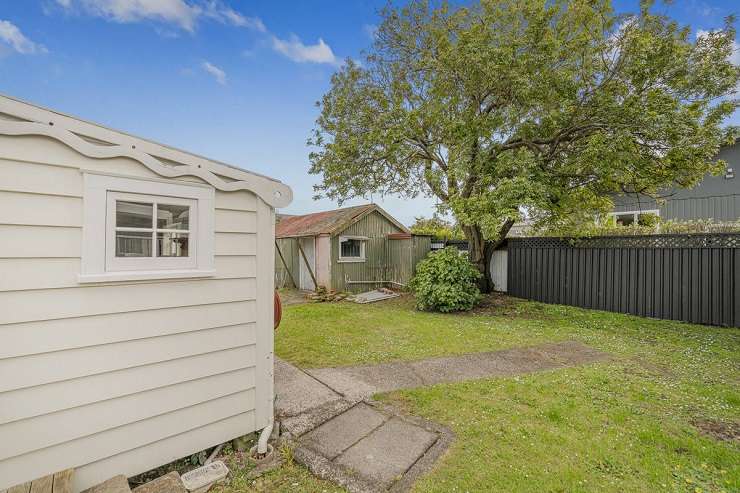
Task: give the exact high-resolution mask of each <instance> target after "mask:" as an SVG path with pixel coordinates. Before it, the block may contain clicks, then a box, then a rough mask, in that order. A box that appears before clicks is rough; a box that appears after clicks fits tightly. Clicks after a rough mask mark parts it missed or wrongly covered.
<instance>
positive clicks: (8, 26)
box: [0, 20, 47, 55]
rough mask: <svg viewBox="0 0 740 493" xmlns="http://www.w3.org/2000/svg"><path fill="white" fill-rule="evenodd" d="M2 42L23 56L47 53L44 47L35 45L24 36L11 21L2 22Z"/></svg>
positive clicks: (0, 25)
mask: <svg viewBox="0 0 740 493" xmlns="http://www.w3.org/2000/svg"><path fill="white" fill-rule="evenodd" d="M0 41H2V42H4V43H5V44H7V45H9V46H10V47H11V48H13V49H14V50H15V51H17V52H18V53H21V54H23V55H35V54H37V53H46V52H47V49H46V48H45V47H44V45H41V44H38V43H34V42H33V41H31V40H30V39H28V38H27V37H25V36H24V35H23V33H22V32H21V30H20V29H18V26H16V25H15V24H13V23H12V22H10V21H4V20H0Z"/></svg>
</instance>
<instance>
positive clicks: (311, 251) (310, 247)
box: [298, 237, 316, 291]
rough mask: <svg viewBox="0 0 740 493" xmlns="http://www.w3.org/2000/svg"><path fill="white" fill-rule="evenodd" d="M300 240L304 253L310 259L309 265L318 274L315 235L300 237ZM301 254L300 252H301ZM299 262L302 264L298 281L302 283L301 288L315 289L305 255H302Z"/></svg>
mask: <svg viewBox="0 0 740 493" xmlns="http://www.w3.org/2000/svg"><path fill="white" fill-rule="evenodd" d="M298 241H299V242H300V244H301V248H303V253H305V254H306V259H307V260H308V265H309V266H311V271H312V272H313V273H314V275H315V274H316V249H315V248H314V239H313V237H310V238H299V239H298ZM299 255H300V253H299ZM298 264H299V265H300V266H301V268H300V270H299V279H298V283H299V284H300V288H301V289H305V290H309V291H313V290H315V289H316V286H314V284H313V279H312V278H311V273H310V272H309V271H308V266H307V265H306V261H305V260H303V255H301V258H300V260H299V262H298Z"/></svg>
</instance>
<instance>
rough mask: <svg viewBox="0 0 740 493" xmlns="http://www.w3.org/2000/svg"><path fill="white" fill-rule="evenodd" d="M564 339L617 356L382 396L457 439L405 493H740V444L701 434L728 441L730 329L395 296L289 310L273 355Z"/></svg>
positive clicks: (490, 346)
mask: <svg viewBox="0 0 740 493" xmlns="http://www.w3.org/2000/svg"><path fill="white" fill-rule="evenodd" d="M562 340H578V341H581V342H583V343H585V344H588V345H590V346H592V347H595V348H597V349H601V350H604V351H608V352H611V353H612V354H613V355H614V356H615V357H614V358H613V359H612V360H611V361H608V362H603V363H599V364H594V365H588V366H584V367H576V368H570V369H566V370H558V371H553V372H544V373H538V374H532V375H526V376H520V377H515V378H494V379H484V380H478V381H472V382H465V383H459V384H449V385H437V386H433V387H428V388H423V389H416V390H411V391H402V392H394V393H391V394H386V395H382V396H379V398H380V399H383V400H386V401H388V402H391V403H393V404H395V405H398V406H401V407H402V408H404V409H405V410H406V411H408V412H410V413H413V414H417V415H421V416H424V417H425V418H427V419H431V420H433V421H437V422H439V423H443V424H445V425H447V426H449V427H450V428H451V429H452V430H453V431H454V432H455V434H456V435H457V439H456V440H455V442H454V444H453V445H452V447H451V449H450V450H449V452H448V453H447V454H446V455H445V457H444V458H443V459H442V460H441V461H440V462H439V463H438V464H437V466H436V467H435V469H434V470H433V471H432V472H430V473H429V474H427V475H426V476H425V477H423V478H422V479H421V480H420V481H419V482H418V483H417V484H416V486H415V491H418V492H428V491H430V492H434V491H440V492H443V491H444V492H448V491H512V492H519V491H520V492H529V491H552V492H557V491H562V492H571V491H576V492H577V491H583V492H585V491H607V492H609V491H614V492H617V491H619V492H625V491H645V492H648V491H649V492H653V491H670V492H676V491H680V492H693V493H698V492H721V491H726V492H731V491H740V442H739V441H738V439H737V438H735V439H725V440H721V439H718V438H716V437H715V436H712V435H711V434H709V433H704V432H703V431H702V430H709V431H713V432H717V430H720V431H723V432H724V433H725V434H726V435H727V434H729V435H733V434H734V435H735V436H736V435H737V430H738V428H737V427H739V426H740V329H732V328H718V327H706V326H698V325H690V324H684V323H679V322H672V321H659V320H651V319H644V318H638V317H632V316H627V315H621V314H614V313H608V312H599V311H592V310H583V309H579V308H573V307H564V306H556V305H544V304H540V303H534V302H525V301H519V300H514V299H511V298H506V297H494V298H490V299H488V300H487V302H486V304H485V306H483V307H482V308H479V309H477V310H476V311H475V312H473V313H471V314H448V315H442V314H432V313H418V312H416V311H414V310H413V306H412V300H411V299H409V298H401V299H398V300H393V301H389V302H382V303H377V304H373V305H355V304H350V303H334V304H306V305H297V306H290V307H287V308H286V310H285V313H284V318H283V323H282V326H281V327H280V329H279V330H278V332H277V336H276V352H277V354H278V355H279V356H280V357H282V358H285V359H287V360H289V361H291V362H293V363H295V364H297V365H299V366H304V367H324V366H338V365H352V364H367V363H377V362H384V361H394V360H410V359H421V358H427V357H432V356H440V355H451V354H463V353H470V352H478V351H491V350H497V349H504V348H510V347H517V346H527V345H533V344H537V343H542V342H551V341H562ZM733 430H734V431H733ZM276 474H278V475H280V474H281V473H280V472H277V473H276ZM300 484H302V483H300ZM301 487H303V486H297V487H296V488H301ZM292 491H302V490H300V489H294V490H292ZM306 491H314V490H310V488H309V489H308V490H306ZM315 491H321V490H320V489H319V490H315Z"/></svg>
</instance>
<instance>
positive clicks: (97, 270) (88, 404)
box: [0, 96, 292, 492]
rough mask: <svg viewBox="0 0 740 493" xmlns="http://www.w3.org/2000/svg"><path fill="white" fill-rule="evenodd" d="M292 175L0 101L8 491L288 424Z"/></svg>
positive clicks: (1, 393)
mask: <svg viewBox="0 0 740 493" xmlns="http://www.w3.org/2000/svg"><path fill="white" fill-rule="evenodd" d="M291 197H292V192H291V190H290V188H288V187H287V186H286V185H284V184H282V183H280V182H279V181H276V180H273V179H270V178H267V177H264V176H261V175H258V174H255V173H251V172H248V171H245V170H242V169H239V168H235V167H231V166H228V165H226V164H222V163H219V162H216V161H213V160H210V159H207V158H204V157H200V156H197V155H195V154H191V153H188V152H185V151H181V150H178V149H174V148H172V147H167V146H164V145H161V144H157V143H154V142H151V141H149V140H145V139H142V138H138V137H133V136H131V135H128V134H125V133H121V132H118V131H115V130H111V129H108V128H105V127H102V126H99V125H96V124H93V123H88V122H85V121H82V120H79V119H77V118H74V117H71V116H67V115H64V114H61V113H57V112H54V111H51V110H47V109H43V108H40V107H37V106H34V105H31V104H28V103H24V102H21V101H18V100H15V99H12V98H9V97H5V96H0V339H1V340H2V343H0V375H2V379H0V491H2V490H5V489H7V488H9V487H11V486H13V485H16V484H20V483H24V482H27V481H30V480H33V479H35V478H39V477H41V476H45V475H47V474H50V473H53V472H55V471H59V470H63V469H67V468H75V469H76V472H75V483H74V486H73V488H74V490H75V491H77V492H79V491H81V490H83V489H86V488H88V487H90V486H93V485H96V484H98V483H100V482H101V481H104V480H106V479H108V478H110V477H112V476H114V475H118V474H125V475H127V476H133V475H135V474H138V473H141V472H143V471H147V470H149V469H152V468H154V467H157V466H160V465H162V464H165V463H168V462H170V461H172V460H174V459H177V458H179V457H183V456H188V455H190V454H192V453H195V452H198V451H201V450H203V449H206V448H208V447H211V446H214V445H216V444H219V443H222V442H224V441H227V440H230V439H232V438H235V437H237V436H242V435H245V434H247V433H250V432H254V431H257V430H260V429H263V428H266V427H269V424H271V423H272V419H273V397H274V392H273V373H272V372H273V361H272V357H273V296H274V270H273V266H274V255H275V246H274V241H275V240H274V227H275V212H274V211H275V208H276V207H284V206H286V205H288V204H289V203H290V201H291Z"/></svg>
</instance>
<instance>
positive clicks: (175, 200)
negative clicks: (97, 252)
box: [105, 191, 199, 272]
mask: <svg viewBox="0 0 740 493" xmlns="http://www.w3.org/2000/svg"><path fill="white" fill-rule="evenodd" d="M107 197H108V203H107V208H106V211H107V217H106V222H105V226H106V238H105V270H106V271H108V272H120V271H131V270H138V271H141V270H172V269H181V270H186V269H191V270H192V269H195V268H196V267H197V251H198V243H199V242H198V221H197V220H195V221H193V220H190V221H189V222H190V224H189V229H188V230H187V231H185V232H186V233H188V243H189V244H188V256H187V257H158V256H157V254H158V252H157V248H156V244H157V238H156V233H157V232H160V231H162V232H174V233H182V232H183V231H182V230H166V229H160V228H157V227H155V225H156V220H157V218H156V215H154V214H156V212H155V211H156V210H157V205H158V204H168V205H169V204H171V205H184V206H187V207H189V208H190V215H189V216H190V217H191V218H197V217H198V201H197V200H194V199H185V198H182V197H163V196H161V195H144V194H138V193H124V192H112V191H109V192H108V193H107ZM118 201H126V202H143V203H147V204H149V203H150V204H152V206H153V208H152V214H153V217H152V222H153V224H152V227H151V228H146V229H151V230H152V231H151V234H152V256H151V257H116V232H118V231H127V230H128V231H136V230H139V229H143V228H119V227H118V225H117V224H116V203H117V202H118Z"/></svg>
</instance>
